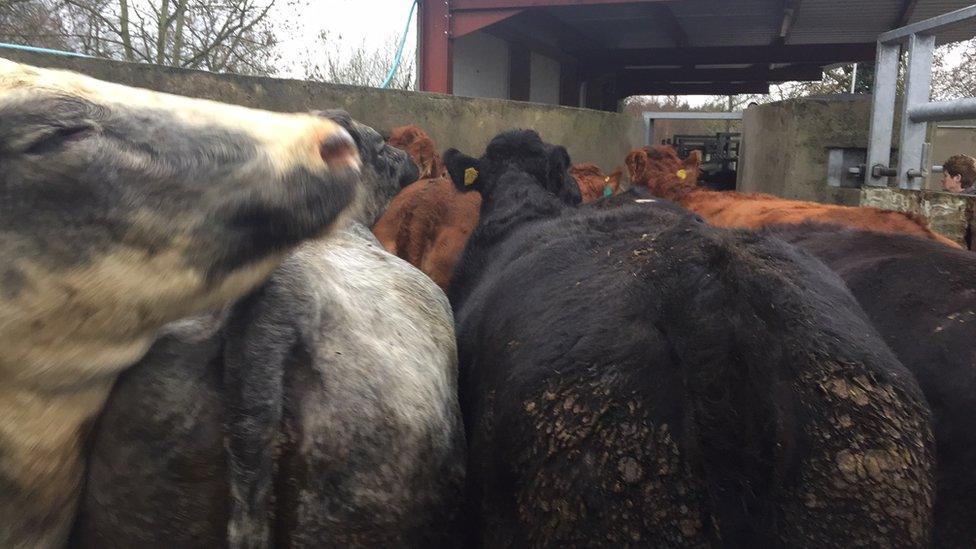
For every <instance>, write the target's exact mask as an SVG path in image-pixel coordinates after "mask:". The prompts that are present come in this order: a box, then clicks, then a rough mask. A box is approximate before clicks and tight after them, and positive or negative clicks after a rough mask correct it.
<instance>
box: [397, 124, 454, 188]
mask: <svg viewBox="0 0 976 549" xmlns="http://www.w3.org/2000/svg"><path fill="white" fill-rule="evenodd" d="M388 142H389V143H390V145H393V146H394V147H396V148H398V149H401V150H404V151H406V152H407V154H409V155H410V158H411V159H412V160H413V162H414V164H416V165H417V168H419V169H420V179H429V178H431V177H440V176H442V175H446V174H447V172H446V171H444V163H443V162H441V155H439V154H437V146H436V145H435V144H434V140H433V139H431V138H430V136H429V135H427V132H425V131H424V130H423V129H421V128H420V127H419V126H416V125H413V124H411V125H409V126H400V127H399V128H393V131H392V132H391V133H390V139H389V141H388Z"/></svg>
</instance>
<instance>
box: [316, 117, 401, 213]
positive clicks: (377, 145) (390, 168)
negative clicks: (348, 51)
mask: <svg viewBox="0 0 976 549" xmlns="http://www.w3.org/2000/svg"><path fill="white" fill-rule="evenodd" d="M316 114H318V115H319V116H322V117H325V118H328V119H329V120H332V121H333V122H335V123H336V124H338V125H339V126H341V127H342V128H343V129H345V130H346V131H347V132H349V134H350V135H351V136H352V139H353V141H354V142H355V143H356V148H357V149H358V151H359V156H360V158H361V159H362V164H363V165H362V173H361V179H360V189H359V192H358V193H357V198H356V204H355V206H353V207H352V208H350V210H351V212H350V213H351V215H352V218H353V219H356V220H357V221H359V222H360V223H362V224H363V225H366V226H367V227H372V226H373V224H374V223H376V221H377V220H378V219H379V218H380V216H381V215H383V212H384V211H385V210H386V207H387V206H388V205H389V203H390V200H392V199H393V197H394V196H395V195H396V194H397V193H398V192H399V191H400V189H401V188H403V187H406V186H407V185H409V184H411V183H413V182H414V181H417V179H419V177H420V176H419V170H418V168H417V166H416V165H414V163H413V162H412V161H411V159H410V157H409V156H408V155H407V153H406V152H405V151H403V150H401V149H400V148H398V147H394V146H392V145H391V144H388V143H387V142H386V141H384V140H383V136H382V135H380V134H379V133H378V132H377V131H376V130H374V129H373V128H371V127H369V126H367V125H365V124H360V123H359V122H356V121H355V120H353V119H352V118H351V117H350V116H349V113H347V112H346V111H343V110H338V109H335V110H328V111H318V112H317V113H316Z"/></svg>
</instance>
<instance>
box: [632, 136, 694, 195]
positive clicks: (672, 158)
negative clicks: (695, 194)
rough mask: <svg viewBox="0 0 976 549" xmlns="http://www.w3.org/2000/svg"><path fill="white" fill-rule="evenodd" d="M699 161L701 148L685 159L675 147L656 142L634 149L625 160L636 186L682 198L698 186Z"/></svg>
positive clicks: (656, 193) (657, 193)
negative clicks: (650, 145) (653, 144)
mask: <svg viewBox="0 0 976 549" xmlns="http://www.w3.org/2000/svg"><path fill="white" fill-rule="evenodd" d="M700 161H701V156H700V153H699V152H698V151H692V154H690V155H689V156H688V158H686V159H682V158H681V157H679V156H678V153H677V151H675V150H674V148H673V147H670V146H667V145H655V146H652V147H643V148H640V149H635V150H633V151H631V152H630V153H629V154H628V155H627V160H626V163H627V171H628V172H629V175H630V180H631V182H632V183H633V184H634V185H635V186H640V187H646V188H647V189H648V190H650V191H651V192H652V193H654V194H655V195H657V196H659V197H661V198H667V199H669V200H680V198H681V197H683V196H684V195H685V194H687V193H688V192H690V191H692V190H694V189H695V187H696V186H697V185H696V184H697V181H698V176H699V172H700V168H699V164H700Z"/></svg>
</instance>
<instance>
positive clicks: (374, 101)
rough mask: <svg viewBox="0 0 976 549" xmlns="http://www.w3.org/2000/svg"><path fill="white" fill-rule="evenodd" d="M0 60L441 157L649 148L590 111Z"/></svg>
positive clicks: (634, 125)
mask: <svg viewBox="0 0 976 549" xmlns="http://www.w3.org/2000/svg"><path fill="white" fill-rule="evenodd" d="M0 57H5V58H8V59H10V60H13V61H18V62H21V63H27V64H30V65H35V66H39V67H49V68H60V69H67V70H73V71H77V72H80V73H84V74H87V75H90V76H93V77H95V78H99V79H102V80H107V81H112V82H117V83H119V84H124V85H128V86H136V87H142V88H148V89H152V90H156V91H161V92H166V93H173V94H179V95H186V96H191V97H200V98H205V99H212V100H216V101H222V102H226V103H234V104H238V105H244V106H247V107H254V108H262V109H267V110H271V111H282V112H296V111H297V112H301V111H309V110H315V109H328V108H341V109H345V110H347V111H348V112H349V113H350V114H351V115H352V116H353V117H354V118H356V119H358V120H360V121H362V122H363V123H365V124H369V125H370V126H373V127H374V128H376V130H377V131H379V132H381V133H384V134H385V133H387V132H389V131H390V130H391V129H392V128H394V127H396V126H401V125H405V124H418V125H420V126H421V127H423V128H424V129H426V130H427V131H428V132H429V133H430V134H431V136H432V137H433V138H434V139H435V140H436V141H437V145H438V147H439V148H440V149H441V150H443V149H447V148H449V147H455V148H457V149H459V150H461V151H464V152H466V153H468V154H471V155H475V156H477V155H480V154H481V152H482V151H484V147H485V145H486V144H487V142H488V140H489V139H491V138H492V137H493V136H494V135H496V134H497V133H498V132H500V131H503V130H506V129H510V128H532V129H535V130H536V131H538V132H539V134H540V135H542V138H543V139H545V140H546V141H549V142H552V143H558V144H561V145H564V146H565V147H566V148H567V149H568V150H569V153H570V155H571V156H572V159H573V162H574V163H580V162H593V163H595V164H598V165H599V166H601V167H602V168H603V169H604V170H607V171H609V170H611V169H613V168H614V167H616V166H620V165H623V161H624V158H625V156H626V155H627V152H628V151H630V149H632V148H634V147H637V146H639V145H640V144H641V143H642V132H643V123H642V122H641V121H640V120H637V119H636V118H633V117H631V116H627V115H623V114H617V113H607V112H602V111H595V110H588V109H577V108H570V107H559V106H548V105H539V104H534V103H522V102H515V101H504V100H495V99H471V98H463V97H454V96H449V95H441V94H432V93H422V92H410V91H402V90H381V89H376V88H360V87H355V86H343V85H335V84H325V83H320V82H305V81H299V80H284V79H275V78H265V77H251V76H240V75H231V74H214V73H209V72H203V71H193V70H185V69H176V68H171V67H163V66H159V65H144V64H135V63H123V62H119V61H110V60H104V59H88V58H77V57H63V56H56V55H46V54H36V53H29V52H18V51H12V50H10V51H7V50H0Z"/></svg>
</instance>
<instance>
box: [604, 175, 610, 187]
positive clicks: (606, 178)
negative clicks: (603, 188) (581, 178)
mask: <svg viewBox="0 0 976 549" xmlns="http://www.w3.org/2000/svg"><path fill="white" fill-rule="evenodd" d="M603 182H604V183H606V184H608V185H609V184H610V176H609V175H608V176H606V177H604V178H603Z"/></svg>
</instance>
